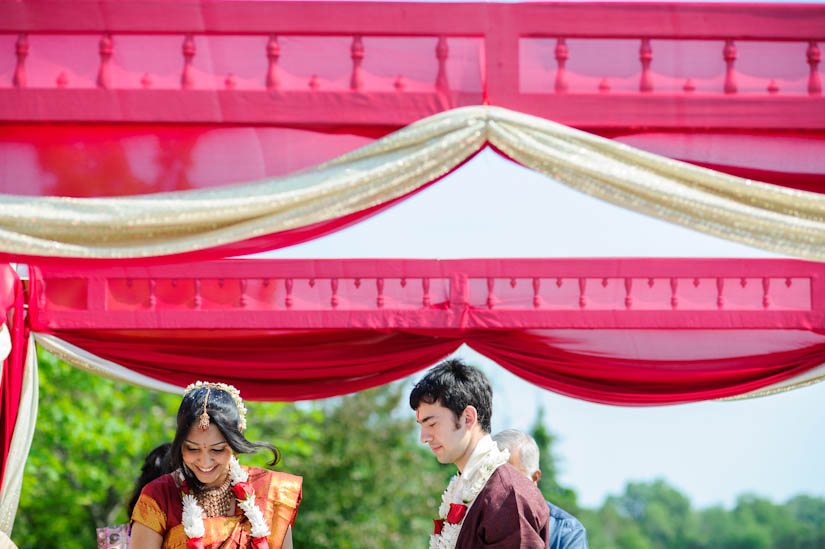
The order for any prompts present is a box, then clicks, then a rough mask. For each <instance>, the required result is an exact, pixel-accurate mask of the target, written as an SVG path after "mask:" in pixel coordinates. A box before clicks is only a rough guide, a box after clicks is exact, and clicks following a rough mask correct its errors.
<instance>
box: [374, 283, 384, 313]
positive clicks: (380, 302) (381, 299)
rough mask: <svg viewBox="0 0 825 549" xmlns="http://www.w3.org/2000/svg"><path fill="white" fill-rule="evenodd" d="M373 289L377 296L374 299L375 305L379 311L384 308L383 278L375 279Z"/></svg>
mask: <svg viewBox="0 0 825 549" xmlns="http://www.w3.org/2000/svg"><path fill="white" fill-rule="evenodd" d="M375 289H376V290H378V296H377V297H376V298H375V305H376V306H377V307H378V308H379V309H383V308H384V279H383V278H376V279H375Z"/></svg>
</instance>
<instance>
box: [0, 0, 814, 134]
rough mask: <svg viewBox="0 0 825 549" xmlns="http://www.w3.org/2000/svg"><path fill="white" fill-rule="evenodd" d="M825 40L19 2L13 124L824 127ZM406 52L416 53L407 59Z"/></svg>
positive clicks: (201, 6) (339, 11)
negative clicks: (47, 55) (469, 112)
mask: <svg viewBox="0 0 825 549" xmlns="http://www.w3.org/2000/svg"><path fill="white" fill-rule="evenodd" d="M313 39H317V40H321V42H317V43H316V44H315V45H312V44H313V42H312V40H313ZM334 39H338V40H337V41H335V40H334ZM324 40H326V42H324ZM330 40H332V42H330ZM823 40H825V6H821V5H789V4H776V5H771V4H684V3H658V4H656V3H646V4H624V3H597V4H583V3H564V4H469V3H468V4H434V3H404V2H397V3H396V2H388V3H383V2H377V3H373V2H369V3H366V2H363V3H361V2H333V3H328V2H203V3H198V2H192V3H190V2H163V3H155V2H57V1H49V0H46V1H37V2H35V1H25V2H5V3H2V4H0V48H3V47H4V44H5V51H6V53H5V54H3V53H2V49H0V75H2V74H3V72H2V68H3V67H6V68H7V70H6V71H5V73H6V74H7V75H8V78H7V79H5V80H3V79H1V78H0V119H2V120H6V121H24V122H25V121H33V122H38V121H80V122H138V123H140V122H153V123H157V122H161V123H163V122H169V123H210V124H213V123H227V124H288V125H317V124H339V125H350V126H383V127H396V126H401V125H405V124H408V123H410V122H412V121H414V120H416V119H419V118H422V117H424V116H428V115H431V114H434V113H436V112H440V111H442V110H445V109H448V108H452V107H458V106H463V105H470V104H479V103H482V102H488V103H490V104H494V105H500V106H504V107H508V108H511V109H515V110H519V111H522V112H527V113H531V114H536V115H539V116H543V117H546V118H550V119H553V120H557V121H559V122H562V123H565V124H569V125H573V126H577V127H587V128H605V129H610V128H626V127H640V126H641V127H651V128H731V129H743V128H746V129H747V128H749V129H791V130H813V131H822V130H824V129H825V98H823V97H822V85H821V76H820V72H821V70H820V59H821V52H820V47H819V44H820V42H822V41H823ZM90 41H91V42H90ZM388 41H389V42H388ZM393 41H396V42H398V44H400V45H399V46H398V47H397V48H396V50H397V51H394V53H395V54H397V53H398V51H401V52H402V53H403V52H404V51H405V50H409V51H413V50H414V51H415V52H417V53H415V54H413V55H411V56H407V57H405V56H404V55H403V54H402V55H398V56H396V57H397V58H393V59H390V57H392V56H391V55H390V54H389V53H388V51H389V50H392V49H393V47H394V46H387V44H391V43H392V42H393ZM287 42H288V43H287ZM90 43H96V51H93V50H94V48H90V47H88V45H89V44H90ZM49 44H50V46H49V47H51V48H52V51H59V52H60V55H57V56H56V57H59V58H60V60H59V62H58V60H55V59H51V60H49V59H42V58H38V57H37V56H38V51H43V49H44V48H46V46H47V45H49ZM124 44H125V45H126V46H124ZM301 44H303V45H304V48H303V50H301V48H300V47H299V46H300V45H301ZM318 44H321V45H318ZM413 44H414V46H413ZM127 46H128V47H127ZM38 48H40V50H38ZM119 48H123V49H121V50H120V51H119ZM142 48H144V49H145V51H151V52H152V53H145V54H143V55H142V56H141V55H138V54H135V51H136V50H137V51H139V50H141V49H142ZM127 49H128V50H129V51H130V52H131V53H129V54H128V55H127V52H126V51H125V50H127ZM203 50H206V51H203ZM202 52H203V53H202ZM121 54H122V55H121ZM3 55H5V56H6V59H5V60H4V59H3ZM129 55H131V58H132V60H133V62H132V64H131V66H129V67H128V69H125V68H124V63H126V61H127V58H128V57H129ZM119 56H120V57H119ZM53 57H55V56H53ZM204 57H205V58H206V60H205V61H204V60H203V59H204ZM135 59H136V60H137V61H135ZM141 59H142V60H143V61H145V64H146V65H147V67H146V68H145V69H142V68H141V67H140V64H141ZM296 59H298V61H296ZM126 64H128V63H126ZM150 66H156V67H160V66H162V67H163V68H162V69H160V68H158V69H156V70H152V69H151V68H150ZM219 66H220V67H219ZM224 66H226V67H229V68H230V69H231V70H228V71H227V72H226V73H221V72H220V70H221V68H223V67H224ZM172 67H177V68H175V69H172ZM232 67H235V68H234V69H232ZM376 67H379V68H378V69H376ZM376 70H377V71H378V73H380V74H378V73H376V72H375V71H376ZM174 72H176V73H177V75H174V74H173V73H174Z"/></svg>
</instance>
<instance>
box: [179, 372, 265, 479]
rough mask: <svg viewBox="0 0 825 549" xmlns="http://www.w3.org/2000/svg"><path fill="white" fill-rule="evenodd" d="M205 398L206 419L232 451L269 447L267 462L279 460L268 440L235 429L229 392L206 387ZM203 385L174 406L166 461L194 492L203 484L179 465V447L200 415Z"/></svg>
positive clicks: (248, 451) (235, 412) (235, 411)
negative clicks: (172, 433)
mask: <svg viewBox="0 0 825 549" xmlns="http://www.w3.org/2000/svg"><path fill="white" fill-rule="evenodd" d="M208 391H209V399H208V400H207V403H206V413H207V414H209V421H210V422H212V423H214V424H215V426H216V427H217V428H218V430H219V431H220V432H221V434H222V435H223V436H224V438H225V439H226V442H227V443H229V446H230V447H231V448H232V450H234V451H235V453H236V454H251V453H253V452H257V451H259V450H269V451H270V452H272V458H273V459H272V461H271V462H270V463H269V465H275V464H277V463H278V462H279V461H280V460H281V453H280V452H279V451H278V449H277V448H276V447H275V446H273V445H272V444H270V443H268V442H250V441H248V440H247V439H246V437H245V436H243V433H241V430H240V428H239V423H240V419H241V417H240V412H239V411H238V406H237V405H236V404H235V400H234V399H233V398H232V395H230V394H229V393H227V392H226V391H224V390H223V389H217V388H214V387H213V388H210V389H208ZM206 393H207V388H206V387H198V388H196V389H193V390H192V391H189V392H188V393H186V395H184V397H183V400H182V401H181V403H180V408H178V427H177V430H176V431H175V439H174V440H173V441H172V447H171V448H170V450H169V464H170V466H171V469H172V470H175V469H180V470H181V471H183V477H184V478H185V479H186V484H187V485H188V486H190V487H191V488H192V490H193V491H194V492H195V494H199V493H200V492H201V491H202V490H203V484H201V482H200V481H199V480H198V479H197V477H196V476H195V475H194V474H193V473H192V471H190V470H189V468H188V467H185V466H184V464H183V455H182V452H181V447H182V446H183V441H184V440H186V437H187V435H189V431H190V430H191V429H192V425H195V423H196V422H198V421H199V420H200V416H201V414H203V411H204V407H203V402H204V400H206Z"/></svg>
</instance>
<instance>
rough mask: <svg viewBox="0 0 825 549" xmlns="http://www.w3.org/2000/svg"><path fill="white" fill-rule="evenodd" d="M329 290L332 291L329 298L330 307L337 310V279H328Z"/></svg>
mask: <svg viewBox="0 0 825 549" xmlns="http://www.w3.org/2000/svg"><path fill="white" fill-rule="evenodd" d="M329 288H330V290H332V295H331V296H330V298H329V304H330V305H331V306H332V308H333V309H337V308H338V279H337V278H330V279H329Z"/></svg>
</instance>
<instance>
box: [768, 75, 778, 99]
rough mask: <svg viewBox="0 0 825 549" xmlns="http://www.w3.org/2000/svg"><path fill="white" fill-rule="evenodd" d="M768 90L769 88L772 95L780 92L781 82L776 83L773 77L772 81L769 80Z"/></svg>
mask: <svg viewBox="0 0 825 549" xmlns="http://www.w3.org/2000/svg"><path fill="white" fill-rule="evenodd" d="M767 90H768V93H769V94H771V95H774V94H777V93H779V84H777V83H776V80H774V79H773V78H771V81H770V82H768V87H767Z"/></svg>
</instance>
